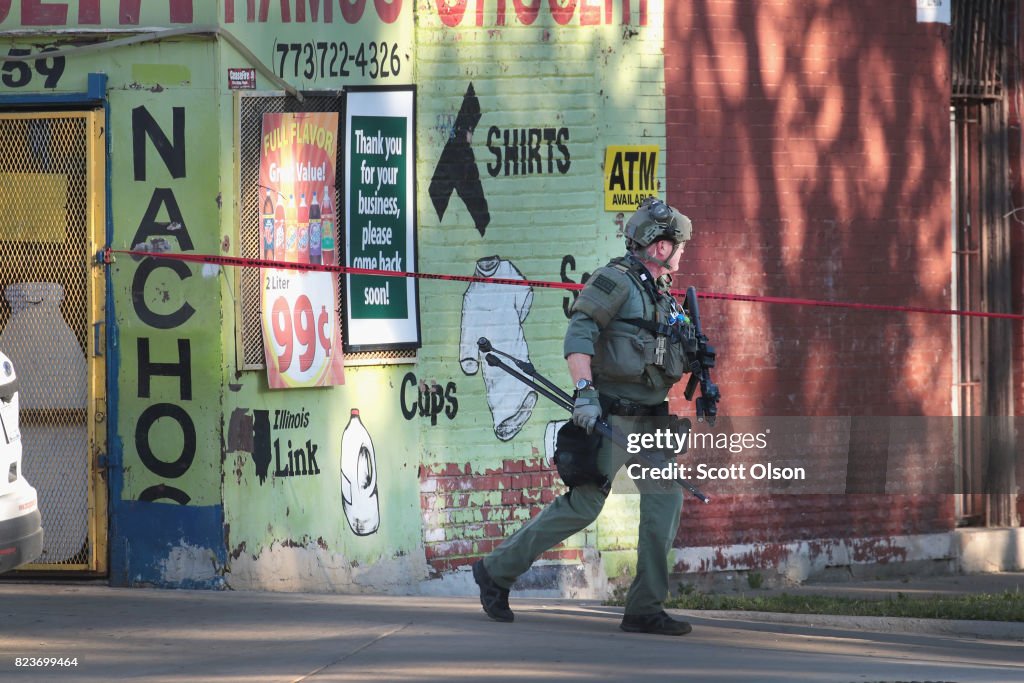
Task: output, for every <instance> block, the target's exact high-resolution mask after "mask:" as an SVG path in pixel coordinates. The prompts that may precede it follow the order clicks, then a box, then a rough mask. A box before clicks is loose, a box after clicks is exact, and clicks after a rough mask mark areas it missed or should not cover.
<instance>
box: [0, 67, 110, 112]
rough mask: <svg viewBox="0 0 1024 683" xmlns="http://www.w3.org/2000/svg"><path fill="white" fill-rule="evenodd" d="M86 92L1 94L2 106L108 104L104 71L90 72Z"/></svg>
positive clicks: (0, 101) (0, 105)
mask: <svg viewBox="0 0 1024 683" xmlns="http://www.w3.org/2000/svg"><path fill="white" fill-rule="evenodd" d="M86 87H87V90H86V91H85V92H67V93H39V92H34V93H24V94H22V93H18V94H15V95H0V107H26V106H47V107H52V106H55V105H74V106H82V105H90V104H92V105H96V106H100V105H103V106H106V101H107V75H106V74H104V73H90V74H89V76H88V80H87V85H86Z"/></svg>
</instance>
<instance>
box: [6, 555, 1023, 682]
mask: <svg viewBox="0 0 1024 683" xmlns="http://www.w3.org/2000/svg"><path fill="white" fill-rule="evenodd" d="M1021 580H1022V576H1021V575H987V576H979V577H943V578H938V579H929V580H928V581H927V582H925V581H922V582H918V583H919V584H920V585H917V586H916V587H915V588H914V590H919V591H932V592H950V591H954V590H955V591H958V592H964V591H971V592H979V591H982V590H988V591H991V592H999V591H1001V590H1003V589H1012V588H1013V587H1015V586H1018V585H1020V584H1019V583H1017V582H1020V581H1021ZM890 583H893V584H895V585H896V587H897V589H899V588H898V586H903V590H904V592H907V590H909V589H907V588H906V584H904V582H858V584H852V583H851V584H846V585H836V584H830V586H831V588H829V587H825V586H821V585H818V586H810V585H809V586H806V587H799V588H798V589H794V590H808V591H812V590H813V591H827V590H831V591H832V592H834V591H836V590H838V589H842V590H843V591H844V592H845V593H846V594H850V593H852V592H854V591H861V592H865V593H872V594H879V593H883V592H884V591H886V590H890V587H889V584H890ZM908 583H909V582H908ZM924 584H927V586H926V585H924ZM791 592H792V591H791ZM512 606H513V609H515V611H516V622H515V623H514V624H499V623H496V622H493V621H490V620H489V619H487V618H486V616H485V615H484V614H483V612H482V611H481V609H480V605H479V602H478V600H477V599H476V597H468V596H467V597H423V596H380V595H338V594H328V595H314V594H300V593H256V592H252V593H250V592H233V591H189V590H159V589H142V588H136V589H125V588H110V587H107V586H103V585H96V584H73V583H63V584H52V583H51V584H43V583H12V582H0V680H3V681H5V682H7V681H32V682H33V683H34V682H36V681H48V680H53V681H68V680H75V681H116V680H145V681H213V682H217V681H224V682H227V681H267V682H268V683H269V682H271V681H273V682H275V683H276V682H278V681H292V682H295V681H308V682H309V683H322V682H326V681H343V680H358V681H365V680H381V681H384V680H389V681H390V680H406V681H421V680H431V681H433V680H436V681H442V680H443V681H452V680H456V681H458V680H466V681H506V680H508V681H511V680H523V679H531V680H537V681H548V680H573V681H579V680H595V681H597V680H610V681H625V680H636V679H637V676H638V672H643V677H644V678H646V677H648V676H650V675H654V676H658V677H659V678H662V679H664V680H679V679H680V678H684V677H686V676H683V674H686V673H694V674H699V676H700V677H701V678H702V679H703V680H721V681H733V680H736V681H753V680H757V681H759V683H760V682H762V681H792V680H795V679H797V678H803V679H804V680H832V681H852V680H855V679H859V676H860V674H863V675H868V676H869V677H870V678H869V679H870V680H894V679H893V678H892V677H893V676H896V677H897V678H898V679H899V680H971V681H1000V682H1001V681H1012V680H1024V655H1022V653H1024V642H1021V641H1024V624H1010V623H999V622H994V623H993V622H973V623H972V624H971V627H970V628H971V629H973V630H972V631H960V630H958V627H957V626H956V625H957V624H961V623H966V622H939V623H938V625H936V624H934V623H926V622H933V620H894V619H877V620H872V619H870V618H846V617H807V616H803V615H765V614H756V615H755V614H749V615H748V614H740V613H732V612H724V613H723V612H719V613H709V612H676V613H675V614H676V616H681V617H683V618H685V619H687V620H689V621H691V622H692V623H693V624H694V633H692V634H690V635H688V636H685V637H683V638H668V637H663V636H650V635H638V634H627V633H623V632H622V631H620V630H619V629H618V622H619V620H620V619H621V614H622V612H621V608H616V607H609V606H604V605H602V604H601V603H600V602H598V601H592V600H558V599H542V598H518V599H517V598H516V597H515V595H514V594H513V597H512ZM767 620H772V621H771V623H766V622H767ZM979 624H990V626H988V627H987V628H989V629H990V630H989V631H988V632H984V629H983V628H982V627H981V626H979ZM951 636H953V637H951ZM977 638H984V639H986V640H977ZM911 656H914V657H917V659H916V660H915V661H914V662H913V663H908V662H907V661H905V660H907V659H908V658H909V657H911ZM47 657H49V658H64V659H69V658H75V659H76V660H77V662H76V663H75V664H73V665H72V664H70V663H66V664H64V665H60V664H54V663H51V664H50V665H48V666H26V663H36V664H38V663H39V661H38V660H28V659H26V658H47ZM19 658H21V659H19ZM808 666H810V667H812V668H811V669H807V667H808ZM851 667H854V668H853V669H851ZM914 667H916V668H914ZM808 670H812V671H815V672H818V673H821V674H822V675H824V674H826V673H828V674H829V677H827V678H821V679H817V678H807V677H806V676H803V675H802V673H801V672H806V671H808ZM851 670H856V671H857V672H858V676H851V675H850V673H849V672H850V671H851ZM965 671H969V672H970V677H966V678H965V676H966V674H965V673H963V672H965ZM950 672H953V673H950ZM957 672H960V677H957V676H956V675H955V674H956V673H957ZM911 677H912V678H911Z"/></svg>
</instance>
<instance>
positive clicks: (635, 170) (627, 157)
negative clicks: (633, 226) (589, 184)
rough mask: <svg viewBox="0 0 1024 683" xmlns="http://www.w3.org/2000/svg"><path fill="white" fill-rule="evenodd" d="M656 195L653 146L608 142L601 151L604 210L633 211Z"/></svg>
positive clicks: (656, 158) (656, 180) (655, 153)
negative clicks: (602, 154) (648, 198)
mask: <svg viewBox="0 0 1024 683" xmlns="http://www.w3.org/2000/svg"><path fill="white" fill-rule="evenodd" d="M657 194H658V146H657V145H609V146H608V149H607V150H606V151H605V153H604V210H605V211H633V210H635V209H636V207H637V205H638V204H639V203H640V202H642V201H643V200H644V199H646V198H647V197H653V196H655V195H657Z"/></svg>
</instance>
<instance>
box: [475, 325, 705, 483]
mask: <svg viewBox="0 0 1024 683" xmlns="http://www.w3.org/2000/svg"><path fill="white" fill-rule="evenodd" d="M476 344H477V346H478V347H479V349H480V352H481V353H484V354H485V355H484V360H485V361H487V364H488V365H490V366H492V367H496V368H500V369H502V370H504V371H505V372H507V373H508V374H510V375H512V376H513V377H515V378H516V379H518V380H519V381H520V382H522V383H523V384H525V385H526V386H528V387H530V388H531V389H533V390H534V391H536V392H537V393H539V394H540V395H541V396H543V397H544V398H546V399H549V400H551V401H553V402H554V403H555V404H557V405H559V406H561V407H563V408H565V409H566V410H568V411H569V412H570V413H571V412H572V406H573V399H572V396H570V395H569V394H568V393H566V391H565V390H563V389H562V388H561V387H559V386H558V385H556V384H554V383H553V382H551V381H550V380H549V379H547V378H546V377H544V376H543V375H541V374H540V373H539V372H537V368H535V367H534V365H533V363H530V362H529V361H524V360H520V359H518V358H515V357H514V356H510V355H509V354H507V353H505V352H503V351H499V350H498V349H496V348H494V347H493V346H491V341H490V340H489V339H487V337H480V339H478V340H477V342H476ZM495 354H498V355H501V356H504V357H505V358H508V359H509V360H510V361H512V362H513V363H515V365H516V367H515V368H513V367H512V366H511V365H509V364H508V363H506V362H505V361H503V360H501V358H498V356H497V355H495ZM517 368H518V369H517ZM684 421H685V420H684ZM594 428H595V429H596V430H597V431H598V432H600V433H601V435H602V436H605V437H607V438H609V439H611V441H612V443H614V444H615V445H616V446H618V447H619V448H621V449H623V450H626V449H627V448H628V447H629V440H628V438H627V437H626V435H625V434H623V433H622V432H621V431H619V430H618V429H615V428H614V427H612V426H611V425H610V424H608V423H607V422H605V421H604V420H600V419H599V420H598V421H597V423H596V424H595V426H594ZM627 452H628V451H627ZM631 455H633V459H634V460H637V461H639V462H640V464H642V465H645V466H647V467H655V468H658V467H664V465H665V463H664V462H662V461H659V460H658V459H657V458H655V457H654V456H653V455H652V454H651V453H649V452H647V451H640V452H639V453H636V454H631ZM673 481H674V482H675V483H676V484H678V485H679V486H681V487H682V488H683V489H685V490H687V491H689V492H690V493H692V494H693V495H694V497H696V498H697V499H698V500H700V501H701V502H702V503H710V502H711V499H710V498H708V497H707V496H705V495H704V494H703V493H702V492H701V490H700V489H698V488H697V487H696V486H694V485H693V484H692V483H691V482H690V481H689V480H687V479H683V478H682V477H677V478H676V479H674V480H673Z"/></svg>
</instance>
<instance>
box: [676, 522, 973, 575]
mask: <svg viewBox="0 0 1024 683" xmlns="http://www.w3.org/2000/svg"><path fill="white" fill-rule="evenodd" d="M956 558H957V549H956V547H955V544H954V537H953V535H952V534H949V533H940V534H920V535H912V536H885V537H879V538H856V539H816V540H814V541H799V542H794V543H779V544H768V543H760V544H737V545H731V546H704V547H699V548H675V549H673V551H672V556H671V559H672V563H673V565H674V566H679V565H680V564H682V565H683V566H685V567H687V568H688V569H687V573H694V574H698V573H699V574H711V573H715V572H731V571H748V570H761V571H763V570H766V569H767V570H771V571H772V572H774V573H775V574H776V575H777V576H778V578H779V579H781V580H782V581H784V582H789V583H802V582H803V581H806V580H807V579H808V578H810V577H812V576H815V575H817V574H822V573H824V572H825V571H826V570H827V569H832V568H836V567H854V566H868V565H875V564H887V563H888V564H893V565H898V564H900V563H909V562H915V561H936V560H938V561H942V560H955V559H956Z"/></svg>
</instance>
